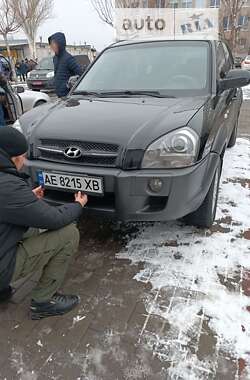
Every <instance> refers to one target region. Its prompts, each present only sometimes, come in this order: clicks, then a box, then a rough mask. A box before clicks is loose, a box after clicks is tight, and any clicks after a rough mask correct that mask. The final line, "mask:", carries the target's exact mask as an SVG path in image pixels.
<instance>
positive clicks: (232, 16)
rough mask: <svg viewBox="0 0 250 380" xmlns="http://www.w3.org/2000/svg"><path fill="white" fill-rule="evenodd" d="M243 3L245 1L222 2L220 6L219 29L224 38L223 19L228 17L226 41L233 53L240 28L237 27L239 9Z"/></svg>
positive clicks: (231, 0) (226, 0) (230, 0)
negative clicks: (228, 25) (228, 26)
mask: <svg viewBox="0 0 250 380" xmlns="http://www.w3.org/2000/svg"><path fill="white" fill-rule="evenodd" d="M244 3H245V0H222V4H221V16H222V17H221V23H222V25H221V26H222V28H221V29H222V31H223V32H222V33H223V37H224V38H226V34H225V32H224V26H223V17H224V16H228V17H229V22H230V30H229V31H228V32H227V38H226V39H227V40H228V43H229V45H230V47H231V49H232V51H233V52H234V53H235V49H236V47H237V42H238V41H237V40H238V33H239V31H240V28H241V26H239V22H238V19H239V16H240V14H241V9H242V7H243V5H244Z"/></svg>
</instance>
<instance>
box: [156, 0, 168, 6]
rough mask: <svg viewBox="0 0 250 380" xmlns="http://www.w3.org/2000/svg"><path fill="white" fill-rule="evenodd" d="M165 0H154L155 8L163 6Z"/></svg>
mask: <svg viewBox="0 0 250 380" xmlns="http://www.w3.org/2000/svg"><path fill="white" fill-rule="evenodd" d="M165 5H166V4H165V0H156V8H165Z"/></svg>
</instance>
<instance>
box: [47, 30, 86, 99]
mask: <svg viewBox="0 0 250 380" xmlns="http://www.w3.org/2000/svg"><path fill="white" fill-rule="evenodd" d="M52 40H53V41H55V42H56V43H57V45H58V47H59V53H58V55H55V56H54V58H53V62H54V72H55V77H54V81H55V89H56V94H57V96H59V97H63V96H66V95H67V94H68V92H69V88H68V87H67V83H68V80H69V78H70V77H71V76H74V75H81V74H82V70H81V67H80V66H79V65H78V63H77V62H76V60H75V58H74V57H73V56H72V55H71V54H69V53H68V52H67V51H66V38H65V35H64V34H63V33H60V32H59V33H55V34H53V35H52V36H51V37H49V43H50V42H51V41H52Z"/></svg>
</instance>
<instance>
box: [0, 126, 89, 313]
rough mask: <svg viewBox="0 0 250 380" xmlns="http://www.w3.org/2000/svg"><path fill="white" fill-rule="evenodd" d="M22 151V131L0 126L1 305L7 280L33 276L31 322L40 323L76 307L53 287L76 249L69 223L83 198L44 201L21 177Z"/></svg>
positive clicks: (75, 302) (78, 195) (8, 294)
mask: <svg viewBox="0 0 250 380" xmlns="http://www.w3.org/2000/svg"><path fill="white" fill-rule="evenodd" d="M27 150H28V143H27V141H26V138H25V137H24V135H23V134H22V133H21V132H19V131H17V130H16V129H15V128H13V127H2V128H0V302H7V301H8V300H9V299H10V298H11V296H12V288H11V286H10V283H11V282H12V281H17V280H18V279H20V278H23V277H26V276H27V275H28V274H31V273H33V272H37V273H38V274H39V280H38V283H37V284H36V286H35V288H34V289H33V291H32V294H31V295H32V300H31V306H30V308H31V318H32V319H42V318H45V317H49V316H55V315H62V314H65V313H67V312H69V311H70V310H72V309H73V308H74V307H76V306H77V305H78V304H79V301H80V299H79V297H78V296H76V295H64V294H59V293H58V289H59V288H60V287H61V285H62V282H63V279H64V277H65V274H66V272H67V269H68V266H69V263H70V261H71V259H72V256H73V255H74V254H75V253H76V251H77V249H78V245H79V232H78V229H77V228H76V226H75V224H73V222H74V221H75V220H77V219H78V218H79V217H80V216H81V213H82V208H83V207H84V206H85V204H86V203H87V201H88V198H87V196H86V195H84V194H82V193H81V192H78V193H76V194H75V202H72V203H69V204H67V205H63V206H58V207H54V206H50V205H49V204H48V203H46V202H45V201H44V200H43V196H44V190H43V188H42V187H38V188H36V189H33V190H32V189H31V187H30V186H29V184H28V182H27V178H26V176H25V174H21V170H22V167H23V165H24V163H25V157H26V152H27ZM28 227H31V228H33V229H32V230H28ZM40 229H42V230H46V232H43V233H41V231H40ZM27 230H28V232H27Z"/></svg>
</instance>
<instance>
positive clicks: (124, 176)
mask: <svg viewBox="0 0 250 380" xmlns="http://www.w3.org/2000/svg"><path fill="white" fill-rule="evenodd" d="M219 160H220V157H219V155H218V154H217V153H210V154H209V155H207V156H206V157H205V158H204V159H203V160H202V161H200V162H199V163H197V164H196V165H194V166H192V167H189V168H184V169H171V170H130V171H123V170H120V169H111V168H100V167H98V168H96V167H86V166H84V167H83V166H77V167H76V166H75V165H74V166H73V165H68V164H59V163H54V162H49V161H43V160H31V161H29V160H27V164H26V170H27V172H28V174H29V175H30V176H31V179H32V183H33V185H34V186H35V185H37V184H38V183H37V172H38V171H40V170H46V171H54V172H62V173H66V174H76V175H89V176H98V177H103V179H104V191H105V193H104V196H103V197H96V196H89V202H88V204H87V206H86V207H85V208H84V212H85V213H94V214H98V215H102V216H107V217H111V218H112V219H117V220H120V221H125V222H128V221H166V220H176V219H179V218H181V217H183V216H185V215H187V214H189V213H190V212H193V211H195V210H196V209H197V208H198V207H199V206H200V205H201V203H202V202H203V200H204V199H205V197H206V194H207V192H208V190H209V187H210V185H211V183H212V179H213V176H214V173H215V169H216V167H217V165H218V163H219ZM152 178H160V179H161V180H162V181H163V187H162V190H161V191H160V192H159V193H157V194H155V193H153V192H152V191H150V189H149V186H148V183H149V180H150V179H152ZM73 199H74V198H73V194H72V193H67V192H64V191H58V190H46V200H47V201H48V202H50V203H53V204H62V203H65V202H72V201H73Z"/></svg>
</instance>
